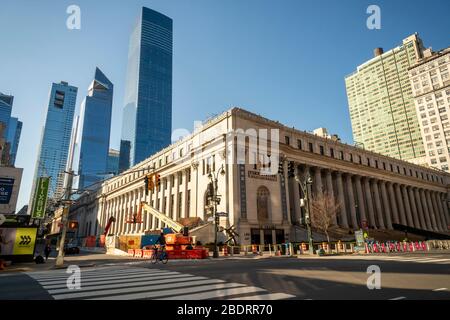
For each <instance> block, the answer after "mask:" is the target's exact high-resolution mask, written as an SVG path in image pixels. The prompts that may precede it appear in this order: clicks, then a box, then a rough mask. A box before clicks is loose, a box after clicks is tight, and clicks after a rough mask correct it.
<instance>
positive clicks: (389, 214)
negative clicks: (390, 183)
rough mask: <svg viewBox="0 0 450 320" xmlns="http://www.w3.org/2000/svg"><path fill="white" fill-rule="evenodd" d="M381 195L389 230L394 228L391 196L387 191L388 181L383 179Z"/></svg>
mask: <svg viewBox="0 0 450 320" xmlns="http://www.w3.org/2000/svg"><path fill="white" fill-rule="evenodd" d="M381 196H382V198H383V208H384V212H385V215H386V227H387V228H388V229H389V230H393V229H394V228H393V227H392V212H391V208H390V205H389V197H388V195H387V191H386V182H384V181H381Z"/></svg>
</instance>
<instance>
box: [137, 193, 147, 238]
mask: <svg viewBox="0 0 450 320" xmlns="http://www.w3.org/2000/svg"><path fill="white" fill-rule="evenodd" d="M139 191H140V194H141V196H140V197H139V203H138V207H139V206H140V205H141V202H144V201H145V200H146V199H145V190H144V188H139ZM141 214H142V218H141V219H142V223H141V224H140V225H139V232H140V233H144V231H145V227H146V224H147V222H146V219H145V218H146V216H145V214H146V213H145V211H144V209H143V208H142V212H141Z"/></svg>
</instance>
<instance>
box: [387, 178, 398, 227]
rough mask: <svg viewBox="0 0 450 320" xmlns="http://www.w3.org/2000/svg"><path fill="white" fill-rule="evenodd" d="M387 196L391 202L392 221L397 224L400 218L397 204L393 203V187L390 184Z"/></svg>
mask: <svg viewBox="0 0 450 320" xmlns="http://www.w3.org/2000/svg"><path fill="white" fill-rule="evenodd" d="M388 196H389V200H390V201H391V210H392V211H391V213H392V216H391V217H392V221H393V222H394V223H397V224H399V223H400V218H399V214H398V208H397V202H396V201H395V198H396V196H395V192H394V185H393V184H392V183H391V182H389V183H388Z"/></svg>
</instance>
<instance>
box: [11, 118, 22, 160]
mask: <svg viewBox="0 0 450 320" xmlns="http://www.w3.org/2000/svg"><path fill="white" fill-rule="evenodd" d="M21 133H22V121H19V119H17V118H15V117H11V118H10V119H9V125H8V137H7V140H8V142H9V143H10V144H11V147H10V158H9V162H10V165H12V166H14V164H15V163H16V156H17V149H18V148H19V141H20V134H21Z"/></svg>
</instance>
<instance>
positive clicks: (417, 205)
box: [294, 166, 450, 232]
mask: <svg viewBox="0 0 450 320" xmlns="http://www.w3.org/2000/svg"><path fill="white" fill-rule="evenodd" d="M308 172H309V175H310V176H311V177H312V178H313V186H312V187H313V188H312V189H313V193H314V194H318V193H319V192H324V191H327V193H328V194H329V195H330V196H332V197H334V198H335V199H336V200H337V201H339V203H340V212H339V214H338V216H337V218H338V219H337V218H335V220H334V222H335V223H337V224H339V225H340V226H341V227H345V228H350V227H352V228H353V229H356V228H359V227H361V226H362V222H363V221H367V224H368V226H369V227H372V228H376V229H386V228H387V229H393V227H392V223H397V224H402V225H406V226H410V227H414V228H418V229H425V230H430V231H436V232H441V231H447V226H448V225H449V223H450V221H449V208H448V205H447V202H446V194H444V193H440V192H437V191H433V190H428V189H422V188H417V187H411V186H407V185H403V184H398V183H393V182H389V181H383V180H378V179H374V178H369V177H363V176H359V175H352V174H349V173H343V172H339V171H332V170H330V169H323V168H320V167H309V166H297V173H298V174H299V175H300V176H303V177H304V176H305V175H306V173H308ZM323 174H325V179H323ZM295 184H296V185H297V183H295ZM294 192H296V193H295V194H300V193H298V189H297V188H295V189H294ZM294 211H295V219H299V217H300V215H301V210H300V207H299V206H297V205H296V206H295V207H294Z"/></svg>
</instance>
